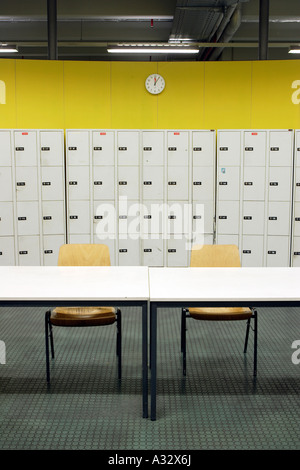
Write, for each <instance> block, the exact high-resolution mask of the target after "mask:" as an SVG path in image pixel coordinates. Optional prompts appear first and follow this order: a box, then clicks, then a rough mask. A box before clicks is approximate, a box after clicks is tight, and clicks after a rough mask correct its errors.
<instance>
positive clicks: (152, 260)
mask: <svg viewBox="0 0 300 470" xmlns="http://www.w3.org/2000/svg"><path fill="white" fill-rule="evenodd" d="M142 265H143V266H163V265H164V240H162V239H159V240H152V239H147V240H142Z"/></svg>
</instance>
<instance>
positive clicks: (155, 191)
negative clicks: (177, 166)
mask: <svg viewBox="0 0 300 470" xmlns="http://www.w3.org/2000/svg"><path fill="white" fill-rule="evenodd" d="M142 188H143V199H147V200H163V198H164V167H160V166H145V167H144V168H143V186H142Z"/></svg>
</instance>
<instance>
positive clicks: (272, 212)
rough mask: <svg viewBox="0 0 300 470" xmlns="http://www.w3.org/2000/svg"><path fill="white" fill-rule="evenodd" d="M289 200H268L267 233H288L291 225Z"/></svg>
mask: <svg viewBox="0 0 300 470" xmlns="http://www.w3.org/2000/svg"><path fill="white" fill-rule="evenodd" d="M290 213H291V207H290V203H289V202H270V203H269V207H268V235H289V233H290V227H291V214H290Z"/></svg>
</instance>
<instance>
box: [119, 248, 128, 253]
mask: <svg viewBox="0 0 300 470" xmlns="http://www.w3.org/2000/svg"><path fill="white" fill-rule="evenodd" d="M127 251H128V250H127V248H120V249H119V253H127Z"/></svg>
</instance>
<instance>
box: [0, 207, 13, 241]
mask: <svg viewBox="0 0 300 470" xmlns="http://www.w3.org/2000/svg"><path fill="white" fill-rule="evenodd" d="M13 234H14V208H13V203H12V202H0V235H1V236H3V235H5V236H8V235H13Z"/></svg>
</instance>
